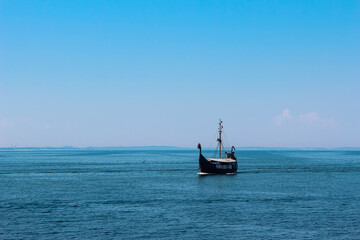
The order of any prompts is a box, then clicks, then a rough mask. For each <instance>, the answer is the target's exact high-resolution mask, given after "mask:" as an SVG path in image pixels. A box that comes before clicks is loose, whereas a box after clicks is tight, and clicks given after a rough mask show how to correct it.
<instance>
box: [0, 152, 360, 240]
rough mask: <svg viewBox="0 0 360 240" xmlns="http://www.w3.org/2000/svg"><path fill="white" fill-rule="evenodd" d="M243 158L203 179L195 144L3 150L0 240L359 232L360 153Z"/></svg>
mask: <svg viewBox="0 0 360 240" xmlns="http://www.w3.org/2000/svg"><path fill="white" fill-rule="evenodd" d="M206 155H207V153H206V152H205V156H206ZM208 155H211V153H209V154H208ZM237 157H238V161H239V171H238V174H236V175H218V176H216V175H215V176H198V175H197V172H198V169H197V168H198V152H197V151H100V150H93V151H87V150H68V151H65V150H62V151H55V150H51V151H50V150H46V151H44V150H43V151H40V150H38V151H1V152H0V239H71V238H76V239H107V238H110V239H141V238H145V239H148V238H154V239H195V238H196V239H229V238H230V239H266V238H272V239H273V238H280V239H360V152H356V151H237Z"/></svg>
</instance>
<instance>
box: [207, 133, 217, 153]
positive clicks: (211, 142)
mask: <svg viewBox="0 0 360 240" xmlns="http://www.w3.org/2000/svg"><path fill="white" fill-rule="evenodd" d="M216 134H217V131H215V134H214V137H213V138H211V141H210V144H208V146H209V145H210V148H209V149H210V150H211V149H212V148H213V144H214V142H213V139H214V138H215V137H216Z"/></svg>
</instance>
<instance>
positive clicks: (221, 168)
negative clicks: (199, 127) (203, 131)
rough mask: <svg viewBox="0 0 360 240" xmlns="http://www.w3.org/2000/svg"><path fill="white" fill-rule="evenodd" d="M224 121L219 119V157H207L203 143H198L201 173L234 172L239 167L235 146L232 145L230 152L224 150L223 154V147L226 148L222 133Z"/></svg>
mask: <svg viewBox="0 0 360 240" xmlns="http://www.w3.org/2000/svg"><path fill="white" fill-rule="evenodd" d="M222 129H223V126H222V121H221V119H220V121H219V137H218V139H217V142H218V145H217V149H219V158H206V157H204V156H203V155H202V153H201V144H200V143H199V144H198V149H199V169H200V173H199V175H206V174H234V173H236V171H237V169H238V164H237V160H236V157H235V152H234V150H235V147H234V146H232V147H231V151H230V152H224V153H225V154H224V155H222V152H221V149H224V145H223V143H222V139H221V134H222ZM217 149H216V151H217Z"/></svg>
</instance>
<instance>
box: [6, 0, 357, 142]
mask: <svg viewBox="0 0 360 240" xmlns="http://www.w3.org/2000/svg"><path fill="white" fill-rule="evenodd" d="M220 117H221V118H222V119H223V122H224V131H225V134H226V138H227V140H228V142H229V145H235V146H263V147H359V146H360V126H359V123H360V1H357V0H354V1H351V0H347V1H343V0H339V1H334V0H326V1H241V0H236V1H183V0H182V1H176V0H174V1H137V0H133V1H67V0H61V1H56V0H55V1H54V0H49V1H18V0H12V1H4V0H0V147H7V146H15V145H16V146H24V147H25V146H35V147H39V146H69V145H72V146H143V145H172V146H182V147H194V146H196V144H197V143H198V142H201V143H202V144H203V146H204V147H210V146H211V145H214V144H215V134H216V128H217V122H218V119H219V118H220Z"/></svg>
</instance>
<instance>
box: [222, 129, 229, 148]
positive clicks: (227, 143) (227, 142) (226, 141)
mask: <svg viewBox="0 0 360 240" xmlns="http://www.w3.org/2000/svg"><path fill="white" fill-rule="evenodd" d="M223 133H224V138H225V143H226V145H227V146H228V148H230V144H229V141H228V140H227V137H226V134H225V132H224V131H223Z"/></svg>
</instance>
